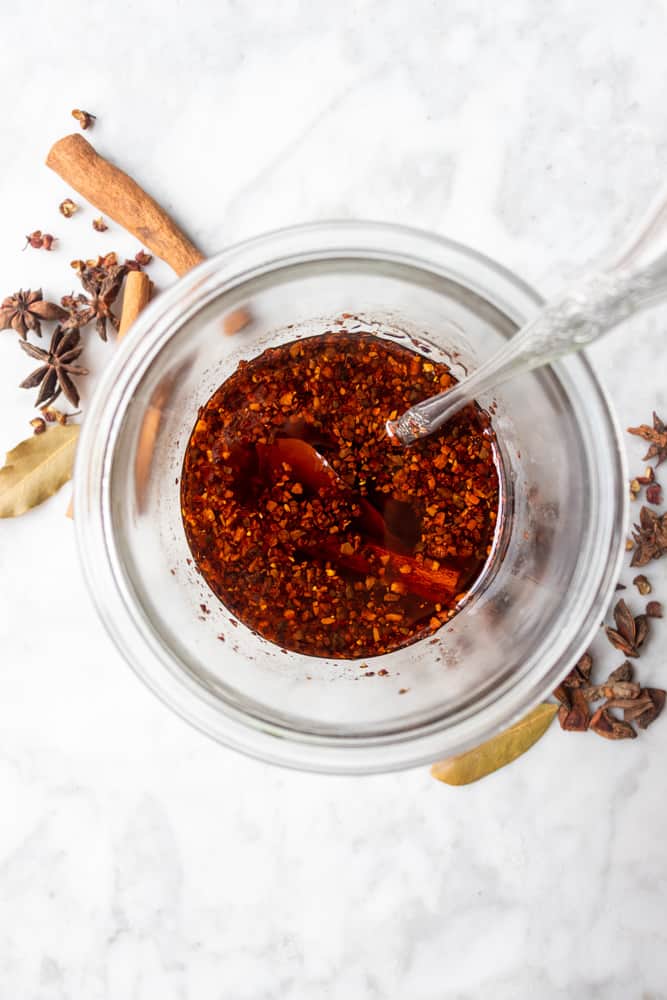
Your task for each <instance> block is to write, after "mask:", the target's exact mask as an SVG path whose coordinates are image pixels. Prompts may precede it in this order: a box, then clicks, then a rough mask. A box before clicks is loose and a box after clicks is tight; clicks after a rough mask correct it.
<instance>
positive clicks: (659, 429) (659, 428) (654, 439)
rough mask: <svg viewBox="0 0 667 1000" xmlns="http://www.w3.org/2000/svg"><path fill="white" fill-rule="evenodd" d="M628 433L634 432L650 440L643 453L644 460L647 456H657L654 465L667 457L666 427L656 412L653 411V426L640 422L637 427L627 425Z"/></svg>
mask: <svg viewBox="0 0 667 1000" xmlns="http://www.w3.org/2000/svg"><path fill="white" fill-rule="evenodd" d="M628 434H636V435H637V437H641V438H643V439H644V440H645V441H649V442H650V446H649V449H648V451H647V452H646V454H645V455H644V461H646V460H647V459H649V458H657V459H658V461H657V462H656V465H660V463H661V462H664V461H665V459H666V458H667V427H665V424H664V422H663V421H662V420H661V419H660V417H659V416H658V414H657V413H655V411H654V413H653V426H652V427H650V426H649V425H648V424H640V425H639V427H628Z"/></svg>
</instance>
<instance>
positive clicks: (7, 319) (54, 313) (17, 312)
mask: <svg viewBox="0 0 667 1000" xmlns="http://www.w3.org/2000/svg"><path fill="white" fill-rule="evenodd" d="M66 316H67V313H66V311H65V310H64V309H61V307H60V306H59V305H57V304H56V303H55V302H45V301H44V300H43V298H42V290H41V288H38V289H37V290H36V291H34V292H32V291H31V290H30V289H29V288H28V289H27V291H25V292H24V291H18V292H15V293H14V295H8V296H7V298H6V299H4V300H3V302H2V306H0V330H10V329H11V330H16V332H17V333H18V334H19V336H20V337H22V338H23V339H24V340H25V339H26V336H27V333H28V330H32V331H33V332H34V333H36V334H37V336H38V337H41V336H42V327H41V321H42V320H64V319H65V318H66Z"/></svg>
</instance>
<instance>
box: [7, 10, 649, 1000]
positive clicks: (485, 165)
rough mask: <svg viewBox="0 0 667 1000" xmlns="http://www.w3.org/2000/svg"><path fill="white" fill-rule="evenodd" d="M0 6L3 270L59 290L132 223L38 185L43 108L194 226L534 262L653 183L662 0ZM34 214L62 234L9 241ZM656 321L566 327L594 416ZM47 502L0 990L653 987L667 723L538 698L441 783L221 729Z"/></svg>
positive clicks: (29, 553)
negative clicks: (129, 650)
mask: <svg viewBox="0 0 667 1000" xmlns="http://www.w3.org/2000/svg"><path fill="white" fill-rule="evenodd" d="M0 23H1V24H2V37H3V56H2V60H1V61H0V94H1V95H2V97H0V101H1V102H2V105H3V111H4V114H3V139H2V143H1V145H0V160H1V162H2V168H1V170H0V218H1V219H2V224H1V226H0V260H1V262H2V267H1V274H2V289H1V290H2V293H3V294H5V293H7V292H9V291H13V289H14V286H18V285H20V284H23V285H27V284H32V285H33V286H34V285H35V284H39V283H40V282H41V283H43V284H44V287H45V291H47V292H48V291H57V292H61V291H62V290H63V288H62V279H63V275H64V272H65V270H66V262H67V261H68V260H69V259H70V258H71V257H73V256H80V255H84V256H85V255H89V254H90V253H92V252H96V251H97V249H101V248H108V247H110V246H114V247H117V248H119V249H120V250H123V251H129V250H134V249H136V247H135V243H134V241H133V240H131V239H128V238H126V237H124V236H123V235H122V234H121V233H119V232H117V231H115V230H110V232H109V233H107V234H105V235H104V236H100V235H98V234H95V233H93V232H92V231H91V230H90V229H89V221H90V218H91V213H90V212H88V213H87V214H86V216H85V217H79V218H75V219H74V220H71V221H64V220H62V219H61V218H60V217H59V215H58V214H57V205H58V202H59V201H60V200H61V198H62V197H63V196H64V195H65V193H66V191H65V189H64V187H63V185H62V184H61V183H60V181H59V180H58V179H57V178H56V177H55V176H52V175H50V173H49V172H48V171H47V170H46V168H44V167H43V166H42V160H43V157H44V154H45V152H46V149H47V148H48V146H49V144H50V142H51V140H53V139H54V138H56V137H57V136H58V135H60V134H62V133H63V132H65V131H69V130H70V129H71V127H72V121H71V119H70V118H69V110H70V108H71V107H74V106H83V107H85V108H90V109H91V110H93V111H95V112H96V113H97V114H98V116H99V121H98V124H97V126H96V128H95V132H94V133H93V134H92V138H93V139H94V141H95V143H96V144H97V145H98V146H99V148H100V150H101V151H103V152H106V153H108V154H110V155H112V156H113V157H115V158H116V159H117V160H118V161H119V162H121V163H122V164H124V165H125V167H126V168H127V169H128V170H129V171H130V172H131V173H133V174H135V175H136V176H137V177H138V178H139V179H140V180H141V181H143V182H144V184H145V185H146V186H147V187H148V188H149V189H150V190H151V191H152V192H153V193H154V194H155V195H156V196H157V197H158V198H159V199H161V200H163V202H164V203H165V204H166V205H167V207H168V208H170V209H172V210H173V211H174V212H175V213H176V214H177V215H178V217H179V219H180V220H181V221H182V222H184V223H185V224H186V225H187V227H188V228H189V230H190V232H191V234H192V236H193V238H194V239H195V240H196V241H197V242H199V243H200V245H201V247H202V248H203V249H204V250H205V251H206V252H212V251H214V250H215V249H217V248H218V247H220V246H222V245H224V244H225V243H227V242H229V241H233V240H237V239H240V238H243V237H246V236H250V235H252V234H254V233H258V232H260V231H262V230H265V229H267V228H270V227H274V226H278V225H282V224H286V223H292V222H296V221H300V220H308V219H317V218H322V217H327V216H366V217H374V218H379V219H386V220H398V221H402V222H408V223H413V224H416V225H419V226H424V227H430V228H432V229H435V230H436V231H438V232H440V233H444V234H447V235H449V236H452V237H454V238H457V239H459V240H462V241H464V242H467V243H470V244H472V245H473V246H475V247H477V248H479V249H481V250H484V251H486V252H487V253H489V254H491V255H493V256H495V257H497V258H498V259H500V260H501V261H503V262H504V263H505V264H507V265H508V266H509V267H510V268H513V269H514V270H516V271H518V272H519V273H520V274H522V275H523V276H524V277H525V278H526V279H527V280H529V281H531V282H533V283H534V284H535V285H536V286H537V287H538V288H540V290H542V291H545V292H549V291H555V290H556V289H557V288H558V287H559V286H560V285H561V283H562V282H563V280H564V279H566V278H567V277H568V276H569V275H574V274H575V273H576V272H578V271H579V270H580V269H581V268H582V267H584V266H585V265H587V264H589V263H591V262H592V261H594V260H595V257H596V255H597V254H599V253H600V252H601V251H602V250H603V249H604V248H605V246H606V245H607V244H608V243H609V242H610V241H611V240H613V238H614V237H615V236H616V235H617V234H620V233H621V232H622V231H623V230H624V229H625V228H626V226H627V225H628V224H629V222H630V220H631V219H632V218H633V217H634V215H635V214H636V213H637V212H639V211H641V210H642V208H643V206H644V203H645V201H646V199H647V197H649V196H650V195H651V194H652V192H653V191H654V190H655V189H656V187H657V185H658V184H659V183H660V182H661V181H663V180H664V178H665V173H666V165H667V115H666V114H665V52H664V39H665V34H666V32H667V6H666V5H665V3H664V2H658V0H637V2H636V3H634V4H610V3H605V2H603V0H597V2H593V0H584V2H577V3H574V2H562V3H556V4H554V3H553V2H549V3H547V2H544V0H540V2H538V0H514V2H513V3H511V4H505V5H492V4H487V3H484V2H482V0H478V2H468V3H449V2H448V3H434V2H431V0H428V2H427V0H412V2H410V3H409V4H406V3H404V2H403V0H381V2H380V0H373V2H370V0H369V2H356V3H338V4H331V3H322V2H312V0H311V2H306V0H304V2H302V3H298V2H285V3H278V4H269V3H261V2H260V3H254V4H251V3H234V2H222V0H220V2H213V0H208V2H202V0H190V2H189V3H187V4H186V3H183V2H181V0H161V2H159V3H158V2H151V3H140V4H136V3H135V4H130V3H127V2H125V0H120V2H116V3H115V4H95V3H83V2H82V0H73V2H71V3H69V4H67V5H61V4H55V3H48V2H46V0H37V2H34V3H31V4H22V5H18V4H14V5H12V6H11V8H10V6H9V5H7V4H6V5H5V6H4V8H3V11H2V14H1V15H0ZM38 227H39V228H42V229H51V230H52V231H54V232H55V233H56V234H57V235H58V236H60V237H61V244H60V247H59V251H58V253H54V254H52V255H50V256H49V255H46V254H41V255H40V254H37V253H35V252H34V251H30V250H27V251H26V252H25V253H23V254H22V253H21V252H20V248H21V245H22V238H23V234H24V233H25V232H27V231H29V230H31V229H34V228H38ZM155 275H156V276H157V278H158V280H159V281H160V282H161V283H162V285H163V286H164V285H166V284H167V283H168V282H169V281H170V280H171V278H170V276H169V274H168V272H167V269H166V268H156V270H155ZM665 319H666V317H665V315H664V314H663V315H662V316H660V315H658V314H654V315H653V316H652V317H646V318H645V319H643V320H641V321H640V322H637V323H635V324H634V325H633V327H632V329H631V330H629V329H626V330H625V331H619V332H617V333H615V334H614V335H612V336H610V337H609V338H608V339H607V340H606V341H605V342H604V344H603V345H601V346H599V347H598V348H596V349H595V351H594V352H593V357H594V361H595V363H596V365H597V369H598V371H599V372H600V375H601V376H602V377H603V379H604V381H605V382H606V384H607V386H608V388H609V390H610V392H611V394H612V396H613V399H614V402H615V405H616V407H617V409H618V412H619V415H620V419H621V422H622V423H623V425H626V426H627V424H628V423H629V422H633V423H634V422H638V421H640V420H642V419H645V418H646V417H647V415H648V414H649V413H650V410H651V409H652V407H653V406H656V407H657V408H658V409H659V410H662V411H663V412H664V411H665V409H667V378H666V376H667V349H666V348H665V344H666V340H665V329H666V324H665ZM631 340H632V342H633V344H634V346H633V352H632V357H630V356H629V352H628V347H629V344H630V341H631ZM91 355H92V356H91V358H90V361H91V365H92V366H94V367H95V368H96V369H97V370H99V369H100V367H101V366H102V365H103V363H104V359H105V357H106V356H107V355H106V354H105V352H104V350H103V349H102V347H101V345H100V347H99V348H98V347H96V348H95V349H94V350H93V351H91ZM25 362H26V359H25V358H23V356H22V355H21V352H19V351H17V349H16V345H15V343H14V340H13V337H12V336H11V335H9V334H0V373H1V375H2V390H1V392H0V446H1V447H2V449H3V450H4V448H5V447H10V446H12V445H13V444H14V443H15V442H16V441H17V440H19V439H20V438H21V437H23V436H24V435H25V432H26V431H27V429H28V428H27V421H28V419H29V416H31V413H30V401H29V398H28V396H27V394H24V393H23V392H21V391H19V390H17V389H14V388H13V386H14V385H16V384H17V382H18V381H19V379H20V378H21V377H23V375H24V374H25V371H26V363H25ZM629 446H630V453H631V456H632V462H633V464H634V466H635V467H639V461H638V460H639V456H640V454H641V447H640V444H639V443H638V442H632V441H630V442H629ZM663 478H665V479H666V480H667V474H665V473H663ZM666 485H667V483H666ZM67 499H68V496H67V491H66V490H65V491H63V492H62V493H61V495H59V496H57V497H56V498H54V499H53V500H52V501H51V502H49V503H48V504H47V505H46V506H45V507H43V508H42V509H41V510H39V511H37V512H34V513H33V514H30V515H28V516H26V517H24V518H22V519H20V520H16V521H13V522H12V521H4V522H0V816H1V820H0V997H1V998H2V1000H5V998H7V1000H102V998H105V1000H107V998H109V1000H155V998H159V1000H172V998H173V1000H182V998H193V1000H269V998H271V1000H273V998H281V1000H283V998H284V1000H302V998H303V1000H319V998H325V997H326V998H327V1000H339V998H340V1000H385V998H391V1000H394V998H396V1000H404V998H410V1000H441V998H452V1000H453V998H456V1000H464V998H465V1000H467V998H475V997H480V996H484V997H493V998H494V1000H504V998H507V1000H516V998H531V1000H532V998H534V997H539V998H542V1000H551V998H561V997H563V998H564V997H567V998H573V997H574V998H580V997H581V998H588V997H591V998H592V997H596V998H597V997H604V998H605V1000H616V998H618V1000H628V998H635V997H637V998H639V997H642V998H645V1000H648V998H657V997H666V996H667V930H666V929H665V911H666V903H665V894H666V892H667V851H666V849H665V841H666V834H667V804H666V803H665V797H664V768H665V753H666V752H667V722H665V720H662V723H661V724H657V725H656V726H655V727H654V728H653V729H652V730H650V731H649V732H648V733H646V734H644V735H643V736H642V737H641V739H638V740H636V741H635V742H634V743H633V744H627V745H626V744H618V745H616V744H607V743H606V742H604V741H602V740H598V739H596V738H595V737H594V736H593V735H589V736H576V735H572V736H566V735H564V734H562V733H561V732H560V731H559V730H558V729H557V728H553V729H552V730H551V731H550V732H549V733H548V734H547V736H546V738H545V739H544V740H543V741H542V742H541V743H540V744H539V745H538V746H537V747H536V748H535V749H534V750H533V751H532V752H531V753H530V754H529V755H528V756H526V757H525V758H523V759H522V760H521V761H519V762H517V763H516V764H514V765H513V766H512V767H510V768H508V769H506V770H505V771H503V772H500V773H498V774H496V775H495V776H493V777H491V778H489V779H487V780H486V781H484V782H481V783H480V784H478V785H476V786H472V787H469V788H467V789H460V790H455V789H450V788H448V787H445V786H443V785H439V784H437V783H435V782H433V781H432V780H431V779H430V777H429V775H428V773H427V771H426V770H420V771H414V772H409V773H403V774H394V775H388V776H382V777H373V778H364V779H338V778H318V777H315V776H312V775H300V774H292V773H287V772H283V771H280V770H276V769H273V768H271V767H268V766H263V765H262V764H259V763H256V762H254V761H250V760H246V759H243V758H241V757H239V756H236V755H235V754H233V753H231V752H228V751H225V750H224V749H221V748H219V747H217V746H215V745H214V744H213V743H211V742H209V741H207V740H206V739H204V738H203V737H202V736H200V735H199V734H198V733H196V732H195V731H193V730H191V729H190V728H188V727H187V726H186V725H185V724H184V723H182V722H181V721H180V720H178V719H177V718H175V717H174V716H172V715H171V714H170V713H169V712H168V711H167V710H166V709H165V708H163V707H162V705H161V704H159V703H158V702H157V701H156V700H155V699H154V698H153V697H152V696H151V695H150V694H149V693H148V692H147V691H146V690H144V688H143V687H142V686H141V685H140V684H139V683H138V681H137V680H136V679H135V678H134V676H133V675H132V674H131V672H130V671H129V669H128V668H127V667H126V666H125V665H124V664H123V663H122V662H121V660H120V658H119V656H118V655H117V653H116V652H115V650H114V648H113V647H112V644H111V642H110V641H109V639H108V638H107V637H106V635H105V634H104V633H103V631H102V628H101V626H100V625H99V623H98V621H97V619H96V617H95V614H94V612H93V610H92V608H91V605H90V602H89V599H88V597H87V595H86V592H85V589H84V586H83V583H82V580H81V576H80V572H79V569H78V565H77V560H76V555H75V551H74V542H73V536H72V526H71V524H70V523H69V522H68V521H66V520H65V518H64V517H63V513H64V509H65V507H66V504H67ZM666 570H667V566H663V565H657V564H656V565H655V566H654V567H652V568H651V571H650V575H651V577H652V579H653V580H654V583H655V585H656V589H657V590H661V591H662V594H663V597H664V596H666V595H667V574H666V572H665V571H666ZM626 577H627V574H626ZM662 628H663V630H664V629H667V624H664V625H663V626H662ZM664 648H665V647H664V635H663V634H662V633H661V632H660V631H659V629H658V628H656V630H655V636H654V638H653V639H652V641H651V645H650V647H649V649H648V651H647V653H646V655H645V657H643V658H642V673H643V676H644V677H645V678H646V679H649V678H650V679H651V680H652V681H654V682H655V683H657V684H663V685H664V683H665V680H666V679H667V678H666V671H667V664H666V663H665V654H664ZM605 654H606V651H605ZM601 655H602V647H601ZM612 659H613V658H612Z"/></svg>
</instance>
